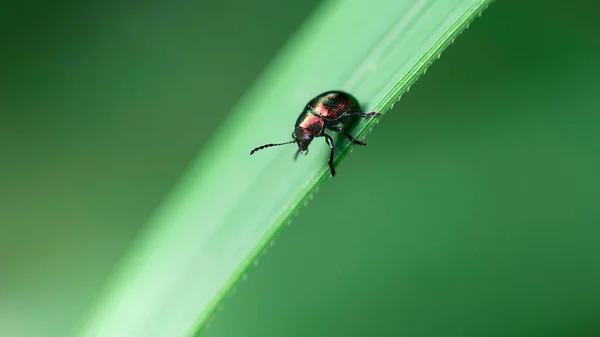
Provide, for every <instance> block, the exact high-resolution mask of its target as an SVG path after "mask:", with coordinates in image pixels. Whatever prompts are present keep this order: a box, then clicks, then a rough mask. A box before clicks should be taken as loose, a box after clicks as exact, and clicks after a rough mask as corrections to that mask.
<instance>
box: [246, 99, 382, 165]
mask: <svg viewBox="0 0 600 337" xmlns="http://www.w3.org/2000/svg"><path fill="white" fill-rule="evenodd" d="M375 116H381V114H380V113H378V112H375V111H373V112H362V110H361V108H360V106H359V104H358V101H357V100H356V98H354V97H353V96H352V95H350V94H348V93H345V92H342V91H327V92H324V93H322V94H320V95H318V96H316V97H315V98H313V99H312V100H310V101H309V102H308V104H306V106H305V107H304V110H302V113H300V116H298V119H297V120H296V125H295V126H294V132H293V133H292V140H290V141H289V142H284V143H277V144H265V145H261V146H259V147H256V148H254V149H253V150H252V151H250V155H252V154H253V153H254V152H256V151H258V150H262V149H264V148H267V147H272V146H280V145H286V144H292V143H296V144H298V151H297V152H296V155H295V156H294V160H296V158H298V154H300V153H304V154H305V155H306V154H307V153H308V145H309V144H310V143H311V142H312V141H313V139H314V138H316V137H325V141H326V142H327V145H328V146H329V150H330V154H329V171H330V173H331V175H332V176H335V168H334V167H333V153H334V150H335V148H334V146H333V139H332V138H331V136H329V135H328V134H326V133H325V130H326V129H327V130H331V131H335V132H342V133H343V134H344V135H346V137H348V139H349V140H350V141H351V142H352V143H354V144H358V145H363V146H364V145H367V143H365V142H363V141H360V140H358V139H354V138H353V137H352V136H351V135H350V133H348V131H346V130H344V129H343V128H342V127H340V126H339V124H344V123H346V121H347V120H348V119H349V118H350V117H363V118H369V117H375Z"/></svg>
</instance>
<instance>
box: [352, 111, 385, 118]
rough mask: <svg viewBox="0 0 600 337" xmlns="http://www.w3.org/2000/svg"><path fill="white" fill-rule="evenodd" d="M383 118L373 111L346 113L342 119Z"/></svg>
mask: <svg viewBox="0 0 600 337" xmlns="http://www.w3.org/2000/svg"><path fill="white" fill-rule="evenodd" d="M378 116H381V114H380V113H379V112H375V111H371V112H346V113H345V114H343V115H342V117H344V118H347V117H363V118H368V117H378Z"/></svg>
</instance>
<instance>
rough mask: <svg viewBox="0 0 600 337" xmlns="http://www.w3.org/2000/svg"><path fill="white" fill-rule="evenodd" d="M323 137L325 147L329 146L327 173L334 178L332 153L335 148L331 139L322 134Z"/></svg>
mask: <svg viewBox="0 0 600 337" xmlns="http://www.w3.org/2000/svg"><path fill="white" fill-rule="evenodd" d="M323 136H325V141H326V142H327V145H329V150H331V153H330V154H329V171H330V172H331V176H332V177H335V168H334V167H333V151H334V150H335V147H334V146H333V139H332V138H331V137H330V136H329V135H328V134H326V133H324V134H323Z"/></svg>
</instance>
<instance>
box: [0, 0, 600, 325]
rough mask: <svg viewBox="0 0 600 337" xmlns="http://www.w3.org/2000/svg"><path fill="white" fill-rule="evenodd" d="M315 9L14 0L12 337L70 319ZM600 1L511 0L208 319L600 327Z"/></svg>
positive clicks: (1, 192) (1, 252) (5, 105)
mask: <svg viewBox="0 0 600 337" xmlns="http://www.w3.org/2000/svg"><path fill="white" fill-rule="evenodd" d="M316 5H317V1H294V2H289V3H285V4H282V3H279V2H275V1H267V0H261V1H259V2H252V3H250V2H243V1H239V0H236V1H223V2H220V3H218V4H201V3H193V2H184V1H178V2H171V3H167V2H164V3H152V4H150V3H142V2H139V3H129V4H123V3H118V2H88V3H76V2H62V3H59V4H51V5H50V4H49V3H41V2H40V3H35V2H16V1H13V2H12V3H8V4H6V5H3V8H5V9H6V10H2V11H0V22H1V23H0V25H1V26H0V27H2V30H1V31H2V33H1V34H2V35H1V36H2V41H4V42H5V43H3V46H2V53H0V74H1V75H0V111H1V114H0V144H1V146H0V156H1V157H0V160H1V161H0V163H1V166H0V184H1V185H0V186H2V188H1V189H0V224H1V225H0V268H1V269H0V336H11V337H12V336H17V337H21V336H65V335H66V334H67V333H69V332H70V331H71V329H72V327H73V326H74V325H75V324H76V323H77V321H78V320H79V319H81V318H82V315H83V312H84V311H85V310H86V309H87V308H88V306H89V305H90V303H91V302H92V301H93V300H94V297H95V296H97V295H98V293H99V291H100V290H101V289H102V286H103V283H104V282H105V281H106V279H107V277H108V276H109V273H110V271H111V268H112V267H113V266H114V265H115V263H117V261H118V259H119V258H120V257H121V256H122V255H123V254H124V253H125V252H126V249H127V246H128V244H129V243H130V242H131V240H132V239H133V237H134V236H135V234H136V232H137V231H138V230H139V229H140V228H141V227H142V226H143V225H144V222H145V221H146V220H147V219H148V218H149V216H150V215H151V213H152V211H153V209H154V208H155V207H156V206H157V205H158V203H159V202H160V201H161V198H162V197H163V196H164V195H165V194H166V193H167V192H168V190H169V188H170V187H171V186H172V185H173V184H174V183H175V182H176V181H177V180H178V178H179V177H180V175H181V174H182V172H183V171H184V170H185V168H186V165H187V164H188V163H190V161H191V160H192V158H193V157H194V156H196V155H197V154H198V152H199V151H200V150H201V148H202V144H203V143H204V142H205V141H206V140H207V139H208V138H209V137H210V135H211V132H212V130H214V129H215V128H216V127H217V126H218V124H219V122H220V121H222V120H223V118H224V117H225V116H226V114H227V113H228V111H229V110H230V109H231V107H232V106H233V105H234V104H235V102H236V101H237V100H238V99H239V98H240V97H241V95H242V94H243V92H244V90H245V89H246V88H248V86H249V85H251V83H252V81H253V80H254V79H255V78H256V76H258V74H259V72H260V70H261V69H262V68H263V67H264V66H265V65H266V64H268V62H269V60H270V59H271V58H272V57H273V56H274V55H275V53H276V52H277V50H278V48H279V47H280V46H281V45H282V44H283V43H284V42H285V41H286V40H287V39H288V38H289V37H290V36H291V35H292V34H293V31H294V29H295V28H296V27H297V26H298V25H299V24H301V22H302V20H303V19H304V18H305V17H306V16H307V15H308V14H309V13H310V12H311V11H312V10H314V8H315V6H316ZM599 15H600V6H598V5H597V4H595V3H594V2H592V1H583V0H577V1H571V2H569V3H564V2H562V1H541V0H535V1H529V2H522V1H517V0H506V1H496V2H495V3H494V4H493V5H492V6H491V7H490V9H489V10H488V11H486V12H485V13H484V15H483V16H482V18H481V19H479V20H476V21H475V22H474V24H472V25H471V28H470V29H469V30H468V31H466V33H464V34H463V35H462V36H461V37H460V38H459V39H457V41H456V43H455V44H454V45H452V46H451V47H450V48H449V49H448V50H447V51H446V52H445V53H444V54H443V56H442V58H441V59H440V60H439V61H437V62H436V63H435V64H434V65H433V67H431V69H430V70H429V71H428V73H427V75H426V76H425V77H423V78H422V79H420V80H419V82H418V83H417V84H416V85H415V86H414V87H413V89H411V91H410V93H409V94H407V95H405V96H404V97H403V99H402V101H401V103H400V104H397V105H396V107H395V109H394V110H393V111H391V112H390V113H389V114H388V115H387V116H386V117H384V118H383V119H382V122H381V123H379V124H378V125H377V127H376V128H375V129H374V131H373V133H371V134H369V136H368V138H367V141H368V142H369V146H368V147H367V148H357V149H355V151H354V153H353V154H352V155H351V156H349V157H348V158H347V159H346V160H345V161H344V162H343V164H342V165H340V166H339V169H338V176H336V177H335V178H334V179H329V180H328V181H327V182H326V183H324V184H323V185H322V186H321V188H320V191H319V193H318V194H317V195H316V196H315V198H314V200H312V201H311V202H310V203H309V207H307V208H305V209H304V210H303V211H302V212H301V214H300V216H298V217H296V218H294V220H293V224H292V226H291V227H289V228H286V229H285V230H284V231H283V232H282V234H281V235H280V237H279V238H278V239H277V240H276V245H275V247H274V248H272V249H269V251H268V253H267V254H264V255H263V256H262V257H261V259H260V263H259V265H258V267H256V268H255V269H253V270H251V271H250V273H249V277H248V280H246V281H244V282H243V283H242V284H240V285H239V286H238V287H237V291H236V293H235V294H234V295H233V296H231V297H230V298H229V299H228V300H227V301H225V303H224V304H223V307H222V310H220V311H219V313H218V314H217V316H216V317H215V319H214V320H213V321H212V322H211V325H210V326H209V327H208V328H207V329H205V330H204V331H203V333H202V335H203V336H211V337H212V336H215V337H216V336H227V337H230V336H338V335H340V336H341V335H346V336H364V335H370V334H372V335H383V336H440V335H444V336H482V335H485V336H575V335H577V336H582V335H585V336H597V335H598V334H600V324H599V323H597V321H598V320H597V318H598V316H599V315H600V309H599V308H598V306H597V303H599V302H600V290H598V286H597V285H598V284H600V227H599V226H598V223H599V220H600V207H598V201H599V200H600V177H599V176H598V172H600V136H599V135H600V100H599V99H598V95H597V92H598V89H599V83H600V81H599V80H598V78H600V58H599V57H598V54H599V52H600V40H599V39H598V38H597V36H598V35H599V33H600V22H598V20H597V18H598V17H599ZM348 38H349V39H350V38H351V37H348ZM341 52H351V51H341ZM290 116H291V118H292V121H293V120H294V119H295V116H296V112H290ZM254 145H256V144H249V146H250V147H252V146H254ZM307 158H308V157H307ZM312 160H320V158H312Z"/></svg>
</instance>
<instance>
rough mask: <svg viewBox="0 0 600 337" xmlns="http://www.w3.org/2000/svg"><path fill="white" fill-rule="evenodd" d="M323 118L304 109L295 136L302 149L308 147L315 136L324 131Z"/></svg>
mask: <svg viewBox="0 0 600 337" xmlns="http://www.w3.org/2000/svg"><path fill="white" fill-rule="evenodd" d="M323 125H324V122H323V119H322V118H320V117H318V116H315V115H313V114H311V113H310V112H308V111H304V112H303V113H302V114H300V116H299V117H298V120H297V121H296V128H295V129H294V134H293V137H294V139H295V140H296V143H298V147H299V148H300V149H302V150H306V149H307V148H308V144H310V142H311V141H312V140H313V138H315V137H318V136H320V135H321V134H322V133H323Z"/></svg>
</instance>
